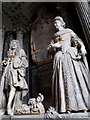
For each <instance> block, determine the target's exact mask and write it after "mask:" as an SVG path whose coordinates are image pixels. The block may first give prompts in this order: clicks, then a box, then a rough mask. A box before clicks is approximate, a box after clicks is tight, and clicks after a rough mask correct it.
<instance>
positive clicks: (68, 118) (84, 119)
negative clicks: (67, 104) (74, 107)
mask: <svg viewBox="0 0 90 120" xmlns="http://www.w3.org/2000/svg"><path fill="white" fill-rule="evenodd" d="M60 115H61V118H54V119H55V120H89V119H90V113H70V114H60ZM35 119H36V120H54V119H53V118H50V119H44V115H14V116H9V115H3V117H2V118H1V119H0V120H35Z"/></svg>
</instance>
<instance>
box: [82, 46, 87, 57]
mask: <svg viewBox="0 0 90 120" xmlns="http://www.w3.org/2000/svg"><path fill="white" fill-rule="evenodd" d="M81 53H82V55H83V56H85V55H86V54H87V51H86V49H85V47H84V46H82V47H81Z"/></svg>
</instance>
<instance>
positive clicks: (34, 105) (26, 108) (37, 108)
mask: <svg viewBox="0 0 90 120" xmlns="http://www.w3.org/2000/svg"><path fill="white" fill-rule="evenodd" d="M43 100H44V96H43V95H42V94H41V93H39V95H38V96H37V98H30V99H29V101H28V105H27V104H22V108H21V109H17V111H16V114H17V115H20V114H26V115H27V114H29V115H37V114H38V115H40V114H44V113H45V108H44V105H43V104H42V102H43Z"/></svg>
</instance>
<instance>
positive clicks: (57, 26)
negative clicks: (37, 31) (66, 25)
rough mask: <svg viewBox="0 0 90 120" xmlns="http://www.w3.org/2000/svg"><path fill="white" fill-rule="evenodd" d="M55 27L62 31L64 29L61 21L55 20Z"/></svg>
mask: <svg viewBox="0 0 90 120" xmlns="http://www.w3.org/2000/svg"><path fill="white" fill-rule="evenodd" d="M54 26H55V27H56V29H60V28H61V27H62V22H61V21H60V20H55V21H54Z"/></svg>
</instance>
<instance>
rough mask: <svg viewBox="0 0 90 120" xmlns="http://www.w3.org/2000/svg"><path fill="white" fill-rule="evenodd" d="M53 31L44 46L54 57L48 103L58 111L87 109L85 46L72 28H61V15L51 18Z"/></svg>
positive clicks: (88, 89) (89, 95) (88, 74)
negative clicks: (50, 94) (50, 99)
mask: <svg viewBox="0 0 90 120" xmlns="http://www.w3.org/2000/svg"><path fill="white" fill-rule="evenodd" d="M54 26H55V28H56V32H55V34H54V36H53V38H52V40H51V42H50V44H49V46H48V48H47V50H48V53H49V54H50V55H52V56H54V60H53V76H52V104H53V107H54V108H55V110H56V111H57V112H58V113H70V112H80V111H83V112H87V111H88V110H90V103H89V102H90V101H89V99H90V85H89V81H90V72H89V68H88V63H87V60H86V56H85V55H86V54H87V52H86V49H85V46H84V43H83V42H82V40H81V39H80V38H79V37H78V36H77V35H76V34H75V33H74V31H73V30H71V29H69V28H66V27H65V22H64V20H63V18H62V17H60V16H57V17H55V19H54Z"/></svg>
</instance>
